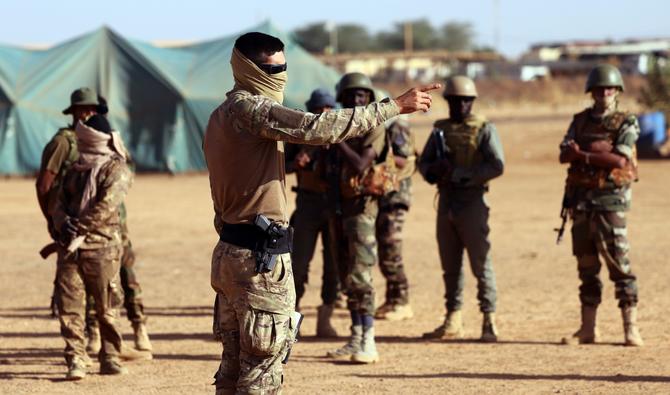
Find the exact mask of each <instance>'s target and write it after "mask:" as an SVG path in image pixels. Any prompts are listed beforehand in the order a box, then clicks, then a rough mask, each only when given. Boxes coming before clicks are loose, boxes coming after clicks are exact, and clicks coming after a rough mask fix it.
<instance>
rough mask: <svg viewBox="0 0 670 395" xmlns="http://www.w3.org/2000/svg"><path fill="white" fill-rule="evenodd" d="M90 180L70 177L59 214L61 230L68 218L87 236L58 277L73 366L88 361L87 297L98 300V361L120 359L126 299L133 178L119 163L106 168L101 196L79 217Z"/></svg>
mask: <svg viewBox="0 0 670 395" xmlns="http://www.w3.org/2000/svg"><path fill="white" fill-rule="evenodd" d="M87 179H88V173H87V172H77V171H72V170H71V171H69V172H68V173H67V174H66V176H65V178H64V180H63V184H62V189H61V193H60V198H59V200H58V204H57V206H56V209H55V211H54V222H55V226H56V229H60V228H61V227H62V225H63V223H64V222H65V221H66V220H67V218H68V217H77V218H78V220H79V223H78V225H77V228H78V231H77V234H80V235H86V238H85V240H84V243H83V244H82V245H81V247H79V249H78V250H77V251H76V252H75V253H72V254H69V255H67V256H65V255H64V254H63V256H64V259H62V260H60V261H59V262H58V268H57V274H56V279H57V280H56V283H57V288H58V292H57V298H56V303H57V305H58V311H59V318H60V322H61V334H62V335H63V338H64V339H65V343H66V346H65V358H66V361H67V362H68V363H71V362H72V361H73V360H74V359H83V358H84V355H85V344H84V329H85V328H84V315H85V303H86V298H85V296H86V293H88V294H90V295H91V296H93V298H94V300H95V302H96V303H95V306H96V313H97V316H98V317H99V318H98V321H99V324H100V333H101V337H102V349H101V351H100V354H99V356H98V359H99V360H100V361H101V362H102V361H105V360H115V359H118V356H119V353H120V352H121V343H122V340H121V333H120V331H119V329H118V326H117V323H116V318H117V315H118V308H119V307H120V306H121V301H122V298H123V291H122V289H121V286H120V284H119V276H118V274H119V267H120V259H121V228H120V219H119V212H118V207H119V205H120V204H121V202H122V201H123V199H124V197H125V195H126V192H127V190H128V187H129V185H130V181H131V173H130V171H129V169H128V167H127V166H126V164H125V161H124V160H123V159H121V158H120V157H113V158H112V159H111V160H110V161H109V162H107V163H105V164H104V165H103V167H102V168H101V170H100V173H99V174H98V178H97V180H96V182H97V184H98V185H97V193H96V197H95V198H94V201H93V202H92V205H91V206H90V207H89V208H88V209H87V210H86V211H84V212H82V213H79V214H77V213H78V210H79V204H80V201H81V197H82V192H83V188H84V185H85V184H86V181H87Z"/></svg>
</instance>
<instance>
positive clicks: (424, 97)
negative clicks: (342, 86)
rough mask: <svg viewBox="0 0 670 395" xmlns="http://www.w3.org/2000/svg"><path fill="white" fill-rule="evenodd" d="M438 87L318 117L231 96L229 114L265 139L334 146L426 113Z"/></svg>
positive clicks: (260, 99)
mask: <svg viewBox="0 0 670 395" xmlns="http://www.w3.org/2000/svg"><path fill="white" fill-rule="evenodd" d="M440 87H441V85H440V84H431V85H426V86H423V87H419V88H412V89H410V90H408V91H407V92H405V93H403V94H402V95H400V96H398V97H397V98H395V99H392V100H384V101H382V102H375V103H371V104H369V105H367V106H365V107H356V108H352V109H342V110H336V111H327V112H325V113H323V114H318V115H317V114H312V113H305V112H302V111H298V110H292V109H289V108H286V107H284V106H281V105H279V104H277V103H276V102H275V101H273V100H271V99H268V98H265V97H263V96H250V95H245V94H243V93H240V94H235V93H234V94H233V95H236V96H233V97H231V99H232V100H233V102H232V103H231V104H230V107H229V111H230V112H231V114H230V115H231V116H232V117H234V119H235V122H238V125H239V126H240V127H242V128H244V129H245V130H247V131H249V132H250V133H254V134H257V135H259V136H261V137H264V138H267V139H271V140H282V141H286V142H291V143H299V144H313V145H321V144H334V143H338V142H340V141H343V140H346V139H348V138H351V137H356V136H359V135H361V134H364V133H366V132H368V131H371V130H373V129H374V128H376V127H377V126H379V125H381V124H382V123H383V122H384V121H386V120H388V119H391V118H393V117H395V116H397V115H399V114H409V113H412V112H416V111H428V109H429V108H430V106H431V104H432V99H431V96H430V93H429V92H430V91H432V90H435V89H439V88H440Z"/></svg>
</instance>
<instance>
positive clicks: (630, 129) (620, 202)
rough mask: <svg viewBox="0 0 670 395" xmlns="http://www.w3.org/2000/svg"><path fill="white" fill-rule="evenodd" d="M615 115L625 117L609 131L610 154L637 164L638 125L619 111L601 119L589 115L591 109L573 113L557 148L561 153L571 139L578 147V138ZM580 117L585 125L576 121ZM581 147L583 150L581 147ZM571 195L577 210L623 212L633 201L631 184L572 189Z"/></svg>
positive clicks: (634, 119) (627, 115)
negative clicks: (573, 116)
mask: <svg viewBox="0 0 670 395" xmlns="http://www.w3.org/2000/svg"><path fill="white" fill-rule="evenodd" d="M615 114H624V119H623V121H622V122H621V123H620V125H617V127H616V129H615V130H613V131H612V132H613V133H612V134H613V141H612V146H613V152H614V153H616V154H618V155H621V156H623V157H625V158H626V159H628V160H629V161H636V160H637V158H636V157H635V143H636V142H637V139H638V136H639V135H640V126H639V125H638V122H637V118H636V117H635V115H632V114H628V113H624V112H620V111H613V112H608V113H607V114H606V115H605V116H604V117H603V118H602V119H600V120H598V119H594V118H592V117H591V116H590V109H587V110H585V111H583V112H581V113H578V114H576V115H575V118H574V119H573V121H572V123H570V127H569V128H568V131H567V133H566V134H565V137H563V142H562V143H561V146H560V148H561V150H562V149H563V147H565V146H566V144H567V142H568V141H570V140H575V141H577V143H578V144H579V143H580V135H584V134H587V133H588V132H589V131H591V130H592V129H598V128H601V127H602V126H603V124H604V123H607V121H609V120H610V118H611V117H612V116H613V115H615ZM580 116H581V118H585V120H586V122H584V121H582V122H578V120H579V118H580ZM582 148H583V149H584V147H582ZM594 176H597V173H594ZM609 179H610V176H607V181H609ZM571 195H572V196H571V198H570V199H571V200H572V202H571V204H572V206H573V207H574V208H575V209H577V210H591V209H593V210H597V211H625V210H628V209H629V208H630V205H631V199H632V194H631V189H630V185H624V186H620V187H617V186H615V185H613V184H612V183H609V182H608V183H607V187H606V188H588V187H579V186H578V187H574V189H573V190H572V191H571Z"/></svg>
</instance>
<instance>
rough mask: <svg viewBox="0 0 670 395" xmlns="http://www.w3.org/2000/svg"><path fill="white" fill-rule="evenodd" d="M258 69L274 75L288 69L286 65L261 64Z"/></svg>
mask: <svg viewBox="0 0 670 395" xmlns="http://www.w3.org/2000/svg"><path fill="white" fill-rule="evenodd" d="M258 68H260V69H261V70H263V71H265V72H266V73H268V74H270V75H272V74H278V73H281V72H282V71H286V68H287V67H286V63H284V64H272V63H261V64H259V65H258Z"/></svg>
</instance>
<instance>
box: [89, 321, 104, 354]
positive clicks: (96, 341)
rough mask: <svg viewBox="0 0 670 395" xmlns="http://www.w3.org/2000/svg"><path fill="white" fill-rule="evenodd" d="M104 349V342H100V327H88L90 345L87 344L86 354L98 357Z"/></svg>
mask: <svg viewBox="0 0 670 395" xmlns="http://www.w3.org/2000/svg"><path fill="white" fill-rule="evenodd" d="M101 347H102V342H101V340H100V327H99V326H89V327H88V343H87V344H86V352H87V353H89V354H92V355H96V354H98V353H99V352H100V348H101Z"/></svg>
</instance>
